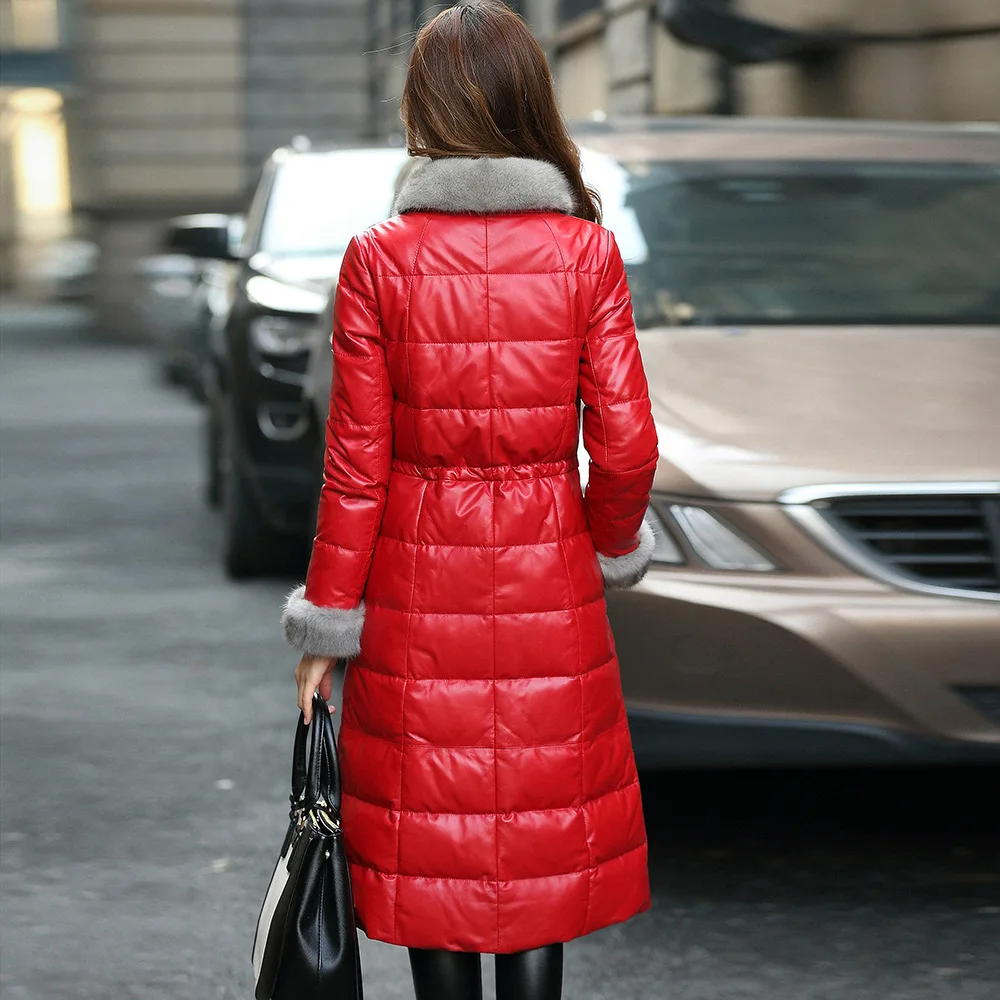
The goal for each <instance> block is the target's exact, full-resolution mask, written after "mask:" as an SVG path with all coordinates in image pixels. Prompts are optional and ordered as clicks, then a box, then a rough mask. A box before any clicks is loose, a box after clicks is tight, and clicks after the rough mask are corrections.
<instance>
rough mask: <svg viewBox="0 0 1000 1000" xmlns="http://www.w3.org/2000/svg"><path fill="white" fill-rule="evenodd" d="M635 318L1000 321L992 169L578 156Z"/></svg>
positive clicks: (999, 206)
mask: <svg viewBox="0 0 1000 1000" xmlns="http://www.w3.org/2000/svg"><path fill="white" fill-rule="evenodd" d="M584 165H585V176H586V177H587V179H588V180H589V181H592V182H593V183H594V184H595V186H597V188H598V190H599V191H600V193H601V195H602V198H603V201H604V210H605V217H604V222H605V225H607V226H608V227H609V228H611V229H612V230H613V231H614V232H615V233H616V236H617V238H618V242H619V245H620V246H621V249H622V255H623V257H624V258H625V261H626V269H627V271H628V276H629V286H630V288H631V291H632V297H633V304H634V308H635V314H636V322H637V324H638V325H640V326H653V325H663V324H664V323H668V324H669V323H674V324H677V323H687V324H711V325H714V324H749V323H762V324H781V323H787V324H808V323H819V324H841V323H843V324H863V323H998V322H1000V264H998V262H1000V166H994V165H989V164H960V163H959V164H949V163H926V164H924V163H900V162H879V163H873V162H863V163H861V162H830V163H824V162H764V161H746V162H741V161H734V162H720V161H703V162H698V161H677V162H641V163H634V164H629V163H624V162H617V161H612V160H610V158H608V157H605V156H598V155H593V154H592V155H590V156H587V155H585V157H584Z"/></svg>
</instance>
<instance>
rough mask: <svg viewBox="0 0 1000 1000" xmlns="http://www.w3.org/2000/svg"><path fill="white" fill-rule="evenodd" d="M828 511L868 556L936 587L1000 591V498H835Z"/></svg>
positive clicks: (845, 534)
mask: <svg viewBox="0 0 1000 1000" xmlns="http://www.w3.org/2000/svg"><path fill="white" fill-rule="evenodd" d="M824 514H825V516H826V518H827V520H828V522H830V523H831V524H832V525H833V527H835V528H836V529H837V530H838V531H839V532H840V534H841V535H843V536H844V537H846V538H847V539H848V540H849V541H851V542H853V543H854V545H856V546H857V547H859V548H860V549H861V550H863V551H864V553H865V554H866V555H867V556H868V557H869V558H874V559H876V560H878V561H879V562H880V563H882V564H883V565H884V566H885V567H886V569H889V570H891V571H892V572H893V573H894V574H895V575H899V576H901V577H904V578H905V579H908V580H912V581H915V582H917V583H921V584H924V585H926V586H931V587H941V588H946V589H949V590H968V591H978V592H981V593H987V594H989V593H1000V497H996V496H993V495H983V496H941V495H924V496H912V495H910V496H867V497H850V498H846V497H845V498H841V499H831V500H829V501H828V502H827V504H826V507H825V511H824Z"/></svg>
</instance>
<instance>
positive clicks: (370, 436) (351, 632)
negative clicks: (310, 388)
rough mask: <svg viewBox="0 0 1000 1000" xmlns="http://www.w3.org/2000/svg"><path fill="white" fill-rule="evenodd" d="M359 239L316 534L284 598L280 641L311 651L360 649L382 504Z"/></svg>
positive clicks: (379, 374) (341, 310)
mask: <svg viewBox="0 0 1000 1000" xmlns="http://www.w3.org/2000/svg"><path fill="white" fill-rule="evenodd" d="M363 239H364V237H360V238H359V237H355V238H354V239H352V240H351V242H350V244H349V246H348V248H347V251H346V253H345V255H344V261H343V264H342V265H341V270H340V277H339V279H338V282H337V290H336V297H335V299H334V306H333V338H332V340H333V381H332V385H331V389H330V413H329V417H328V419H327V425H326V458H325V463H324V470H323V486H322V490H321V493H320V499H319V512H318V517H317V524H316V537H315V539H314V541H313V547H312V557H311V559H310V561H309V569H308V572H307V574H306V582H305V584H304V585H303V586H300V587H296V588H295V590H293V591H292V592H291V593H290V594H289V595H288V598H287V599H286V602H285V607H284V612H283V614H282V625H283V627H284V631H285V637H286V639H287V640H288V641H289V642H290V643H291V644H292V645H293V646H294V647H295V648H296V649H298V650H299V651H300V652H302V653H306V654H309V655H312V656H333V657H352V656H356V655H357V654H358V653H359V652H360V649H361V631H362V626H363V624H364V615H365V607H364V601H363V599H362V598H363V594H364V590H365V585H366V583H367V580H368V572H369V569H370V567H371V561H372V554H373V552H374V548H375V539H376V536H377V535H378V530H379V526H380V525H381V522H382V512H383V510H384V509H385V497H386V488H387V486H388V480H389V466H390V462H391V457H392V422H391V421H392V390H391V388H390V385H389V374H388V370H387V367H386V358H385V344H384V341H383V339H382V332H381V329H380V325H379V315H378V305H377V301H376V296H375V289H374V284H373V281H372V276H371V271H370V269H369V266H368V263H367V259H366V244H365V243H364V242H362V241H363Z"/></svg>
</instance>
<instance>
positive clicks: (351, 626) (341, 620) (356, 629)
mask: <svg viewBox="0 0 1000 1000" xmlns="http://www.w3.org/2000/svg"><path fill="white" fill-rule="evenodd" d="M305 593H306V588H305V585H304V584H303V585H302V586H301V587H296V588H295V589H294V590H293V591H292V592H291V593H290V594H289V595H288V597H286V598H285V607H284V609H283V610H282V613H281V626H282V628H283V629H284V630H285V638H286V639H287V640H288V642H289V643H290V644H291V645H292V646H294V647H295V648H296V649H297V650H298V651H299V652H300V653H304V654H305V655H306V656H333V657H337V658H340V657H344V658H347V659H349V658H350V657H352V656H357V655H358V653H360V652H361V629H362V626H363V625H364V622H365V602H364V601H362V602H361V603H360V604H359V605H358V606H357V607H356V608H324V607H320V605H318V604H313V603H312V601H307V600H306V598H305Z"/></svg>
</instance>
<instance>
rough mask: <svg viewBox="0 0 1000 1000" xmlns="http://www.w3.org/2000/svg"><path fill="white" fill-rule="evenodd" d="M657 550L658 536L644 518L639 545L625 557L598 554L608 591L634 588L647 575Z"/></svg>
mask: <svg viewBox="0 0 1000 1000" xmlns="http://www.w3.org/2000/svg"><path fill="white" fill-rule="evenodd" d="M654 548H656V536H655V535H654V534H653V529H652V528H651V527H650V526H649V522H648V521H646V519H645V518H643V521H642V524H640V525H639V544H638V546H637V547H636V548H635V549H633V550H632V551H631V552H626V553H625V555H623V556H602V555H601V553H600V552H598V553H597V558H598V560H599V561H600V564H601V572H602V573H603V574H604V586H605V587H607V588H608V590H625V589H626V588H628V587H633V586H635V584H637V583H638V582H639V581H640V580H641V579H642V578H643V577H644V576H645V575H646V570H647V569H649V564H650V562H651V560H652V558H653V549H654Z"/></svg>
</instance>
